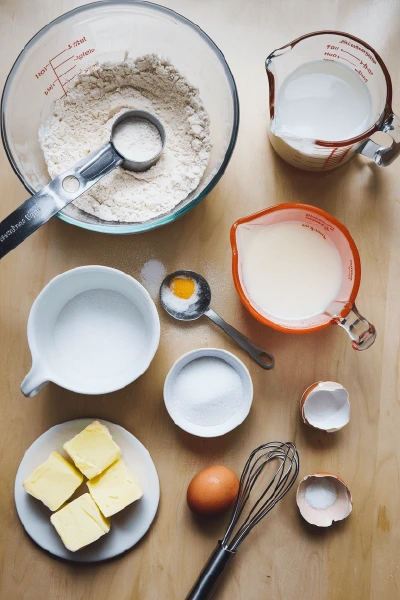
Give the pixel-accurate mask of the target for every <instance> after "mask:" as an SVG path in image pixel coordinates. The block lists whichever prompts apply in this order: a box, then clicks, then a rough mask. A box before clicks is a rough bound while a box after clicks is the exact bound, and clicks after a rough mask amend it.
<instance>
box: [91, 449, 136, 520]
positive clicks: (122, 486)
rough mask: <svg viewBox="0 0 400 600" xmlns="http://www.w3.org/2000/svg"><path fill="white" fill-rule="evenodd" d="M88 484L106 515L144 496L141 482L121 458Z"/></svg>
mask: <svg viewBox="0 0 400 600" xmlns="http://www.w3.org/2000/svg"><path fill="white" fill-rule="evenodd" d="M87 485H88V488H89V492H90V493H91V495H92V497H93V498H94V500H95V502H96V504H97V506H98V507H99V508H100V510H101V512H102V513H103V515H104V516H105V517H111V515H115V513H117V512H119V511H120V510H122V509H123V508H125V507H126V506H128V504H131V503H132V502H134V501H135V500H138V499H139V498H141V497H142V496H143V491H142V488H141V487H140V483H139V482H138V480H137V479H136V477H135V476H134V475H133V473H132V472H131V471H130V470H129V469H128V467H127V465H126V463H125V462H124V461H123V460H122V459H121V458H120V459H119V460H117V461H116V462H115V463H114V464H113V465H111V467H108V469H107V470H106V471H104V473H102V474H101V475H99V476H98V477H95V478H94V479H91V480H90V481H88V484H87Z"/></svg>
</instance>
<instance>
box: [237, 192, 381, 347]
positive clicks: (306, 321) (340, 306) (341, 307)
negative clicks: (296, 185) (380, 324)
mask: <svg viewBox="0 0 400 600" xmlns="http://www.w3.org/2000/svg"><path fill="white" fill-rule="evenodd" d="M282 223H296V224H299V225H300V226H301V228H302V230H304V232H307V234H308V235H309V236H318V240H319V242H320V243H321V244H327V245H331V244H332V243H333V246H334V247H335V248H336V250H337V252H338V254H339V257H340V266H339V270H340V271H339V286H338V290H337V291H336V295H335V297H333V299H331V300H330V301H329V304H328V305H327V306H325V308H324V309H322V310H320V311H319V312H317V313H316V314H315V313H314V314H311V315H309V316H303V317H291V318H285V317H282V316H277V314H270V313H268V312H267V311H266V310H264V309H263V308H262V307H261V306H260V305H259V304H258V303H257V302H256V301H255V300H254V298H253V297H252V296H251V294H250V292H249V289H248V285H246V276H245V274H244V268H243V265H244V255H245V252H246V249H245V247H246V242H248V240H249V238H251V236H254V235H255V234H257V232H259V231H260V229H262V228H267V227H269V226H271V225H276V224H282ZM288 245H290V246H291V247H292V250H291V251H292V252H295V253H298V252H302V251H303V249H302V248H298V247H297V246H296V242H293V241H292V240H289V241H288ZM231 246H232V273H233V280H234V284H235V287H236V291H237V293H238V294H239V297H240V299H241V301H242V303H243V304H244V306H245V307H246V308H247V310H248V311H249V312H250V313H251V314H252V315H253V316H254V317H255V318H256V319H257V320H258V321H260V322H261V323H263V324H264V325H269V326H270V327H273V328H274V329H277V330H279V331H284V332H287V333H310V332H312V331H318V330H320V329H325V327H328V326H329V325H340V326H341V327H343V329H345V330H346V331H347V333H348V335H349V336H350V338H351V340H352V346H353V348H354V349H355V350H366V349H367V348H369V347H370V346H371V345H372V344H373V343H374V341H375V338H376V330H375V327H374V326H373V325H372V324H371V323H369V322H368V321H367V319H365V318H364V317H363V316H362V315H360V313H359V312H358V310H357V308H356V306H355V300H356V296H357V293H358V289H359V287H360V281H361V263H360V256H359V253H358V250H357V247H356V245H355V242H354V240H353V238H352V237H351V235H350V233H349V232H348V230H347V229H346V227H344V225H342V224H341V223H340V222H339V221H337V219H335V218H334V217H332V216H331V215H329V214H328V213H326V212H325V211H323V210H321V209H320V208H316V207H314V206H309V205H307V204H297V203H285V204H278V205H276V206H272V207H270V208H267V209H265V210H262V211H261V212H258V213H255V214H253V215H250V216H248V217H244V218H242V219H239V220H238V221H236V223H234V224H233V225H232V229H231ZM321 249H322V248H321ZM262 256H263V260H264V263H265V265H266V266H267V263H268V261H269V263H271V261H275V262H277V261H278V260H281V259H282V257H281V255H279V249H278V250H276V256H273V255H269V254H265V253H263V254H262ZM285 260H289V259H288V258H287V257H286V258H285ZM282 264H283V263H281V265H282ZM265 272H267V271H266V270H265ZM257 277H258V278H259V280H260V281H262V282H263V284H266V287H268V280H265V279H264V277H263V271H262V269H260V271H259V272H258V273H257ZM316 277H317V276H316V274H315V273H314V272H313V277H312V279H313V284H314V281H316V280H317V279H316ZM321 285H323V283H322V284H321ZM278 291H279V290H278ZM287 293H288V292H287V290H282V293H281V299H282V303H283V302H284V300H285V294H287ZM296 293H297V296H293V297H296V298H299V295H301V294H302V291H301V288H300V287H299V289H297V292H296Z"/></svg>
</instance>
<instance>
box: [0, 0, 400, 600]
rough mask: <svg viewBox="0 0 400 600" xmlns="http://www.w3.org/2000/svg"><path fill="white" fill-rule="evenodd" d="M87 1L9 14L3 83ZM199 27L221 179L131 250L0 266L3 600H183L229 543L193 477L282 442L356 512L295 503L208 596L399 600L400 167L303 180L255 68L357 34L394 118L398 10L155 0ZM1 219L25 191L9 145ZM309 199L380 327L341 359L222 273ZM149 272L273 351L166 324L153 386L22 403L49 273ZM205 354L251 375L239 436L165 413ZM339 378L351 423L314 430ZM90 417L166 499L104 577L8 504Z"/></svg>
mask: <svg viewBox="0 0 400 600" xmlns="http://www.w3.org/2000/svg"><path fill="white" fill-rule="evenodd" d="M79 4H80V2H79V1H78V2H76V1H74V0H40V1H39V0H36V1H34V0H1V2H0V27H1V35H0V53H1V57H2V60H1V63H0V84H1V85H3V83H4V81H5V78H6V75H7V73H8V72H9V69H10V68H11V65H12V64H13V62H14V60H15V57H16V56H17V54H18V53H19V52H20V50H21V48H22V47H23V45H24V44H25V43H26V42H27V41H28V40H29V39H30V37H31V36H32V35H33V34H34V33H35V32H37V31H38V30H39V29H40V28H41V27H43V26H44V25H45V24H46V23H48V22H49V21H50V20H52V19H54V18H55V17H57V16H58V15H60V14H62V13H63V12H66V11H68V10H70V9H72V8H74V7H75V6H78V5H79ZM164 4H166V5H167V6H168V7H170V8H172V9H175V10H176V11H178V12H180V13H182V14H183V15H185V16H187V17H188V18H189V19H191V20H193V21H194V22H195V23H198V24H199V25H200V26H201V27H202V28H203V29H204V30H205V31H206V32H207V33H208V34H209V35H210V36H211V38H212V39H213V40H215V42H216V43H217V45H218V46H219V47H220V48H221V49H222V51H223V52H224V54H225V57H226V59H227V61H228V63H229V65H230V67H231V69H232V71H233V74H234V76H235V79H236V82H237V85H238V90H239V98H240V106H241V123H240V130H239V137H238V142H237V145H236V149H235V151H234V154H233V157H232V160H231V162H230V164H229V167H228V169H227V171H226V174H225V175H224V177H223V178H222V180H221V182H220V183H219V184H218V186H217V188H216V189H215V190H214V191H213V192H212V193H211V194H210V196H209V197H208V198H207V199H206V200H205V201H203V202H202V203H201V204H200V205H199V206H198V207H197V208H195V209H194V210H193V211H191V212H190V213H189V214H188V215H187V216H185V217H184V218H183V219H182V220H180V221H179V222H176V223H175V224H173V225H169V226H167V227H164V228H162V229H159V230H156V231H153V232H151V233H148V234H142V235H140V236H134V237H121V238H115V237H111V236H110V237H107V236H103V235H100V234H96V233H91V232H86V231H84V230H81V229H78V228H75V227H73V226H70V225H68V224H66V223H63V222H61V221H60V220H58V219H53V220H52V221H51V222H50V223H49V224H47V225H46V226H44V227H43V228H42V229H40V231H39V232H37V233H36V234H35V235H33V236H32V237H31V238H29V239H28V240H27V241H26V242H25V243H24V244H23V245H22V246H20V247H19V248H18V250H16V251H15V252H13V253H11V254H10V255H9V256H8V257H7V258H6V259H5V260H3V261H1V265H0V339H1V350H0V357H1V362H0V403H1V417H0V482H1V484H0V532H1V533H0V550H1V554H0V569H1V575H0V582H1V583H0V597H1V598H2V600H22V599H24V600H25V599H27V600H28V599H29V600H78V599H83V600H106V599H107V600H112V599H114V598H115V599H118V600H128V599H131V600H133V599H140V600H156V599H157V600H160V599H161V598H162V599H163V600H175V599H176V600H178V599H180V598H184V597H185V594H186V592H187V591H188V589H189V588H190V586H191V584H192V583H193V581H194V579H195V578H196V576H197V575H198V572H199V570H200V568H201V567H202V566H203V563H204V561H205V559H206V558H207V557H208V555H209V553H210V551H211V550H212V548H213V547H214V544H215V542H216V540H217V539H218V538H219V536H220V535H221V533H222V532H223V531H224V526H225V521H224V520H221V521H216V522H211V521H210V522H199V521H197V520H196V519H194V518H193V516H192V515H191V514H190V513H189V511H188V509H187V506H186V500H185V494H186V488H187V485H188V483H189V481H190V480H191V478H192V477H193V475H194V474H195V473H196V472H197V471H199V470H200V469H202V468H204V467H206V466H208V465H212V464H218V463H220V464H221V463H222V464H225V465H227V466H229V467H231V468H232V469H234V470H235V471H236V472H238V473H239V472H240V470H241V468H242V466H243V463H244V461H245V459H246V458H247V456H248V454H249V452H250V451H251V449H253V448H254V447H256V446H257V445H259V444H260V443H262V442H264V441H268V440H272V439H285V440H293V441H294V442H295V443H296V444H297V446H298V449H299V452H300V456H301V469H300V476H301V477H304V476H305V475H307V474H309V473H313V472H315V471H319V470H326V471H331V472H333V473H337V474H339V475H340V476H341V477H342V478H343V479H344V480H345V481H346V482H347V483H348V485H349V487H350V489H351V491H352V494H353V498H354V510H353V513H352V514H351V516H350V517H349V518H348V519H347V520H346V521H343V522H341V523H337V524H335V525H334V526H333V527H331V528H329V529H327V530H317V529H315V528H313V527H311V526H307V524H306V523H305V522H304V521H303V520H302V518H301V517H300V515H299V513H298V510H297V506H296V503H295V490H294V489H293V490H291V492H290V493H289V495H288V497H286V498H285V499H284V501H282V503H281V504H280V505H279V507H277V508H276V509H275V510H274V512H273V513H271V515H270V516H269V517H267V519H266V520H264V521H263V522H262V523H261V524H260V525H259V526H258V528H257V529H256V530H255V531H254V532H253V534H252V535H251V537H249V538H248V540H247V541H246V543H245V544H243V546H242V547H241V548H240V552H239V553H238V556H237V557H236V559H235V561H234V563H233V564H232V568H231V570H230V572H229V573H228V575H227V577H226V578H225V580H224V581H223V583H222V585H221V587H220V589H219V591H218V593H217V594H216V597H217V598H220V599H221V600H228V598H229V599H231V598H235V599H237V600H239V599H243V600H261V599H263V598H271V599H273V600H299V599H304V600H305V599H307V600H308V599H312V600H344V599H347V598H352V599H357V600H366V599H368V598H371V599H377V600H378V599H379V600H382V599H384V600H394V599H396V598H399V597H400V573H399V565H400V560H399V558H400V557H399V550H400V517H399V514H400V513H399V505H400V492H399V489H400V488H399V450H398V432H399V430H400V407H399V398H400V394H399V391H400V390H399V386H400V383H399V371H398V362H399V335H400V317H399V293H400V252H399V250H400V247H399V239H400V204H399V193H400V192H399V189H400V159H399V160H398V161H397V162H396V163H394V164H393V165H392V166H391V167H389V168H387V169H386V170H384V169H379V168H378V167H376V166H375V165H374V164H373V163H372V162H370V161H368V160H367V159H366V158H364V157H360V156H357V157H355V158H354V159H352V160H351V161H350V162H349V163H347V164H346V165H344V166H342V167H341V168H340V169H339V170H333V171H330V172H325V173H322V174H314V173H307V172H304V171H300V170H296V169H294V168H292V167H290V166H289V165H287V164H286V163H284V162H283V161H282V160H281V159H280V158H279V157H277V156H276V155H275V154H274V152H273V150H272V148H271V147H270V145H269V142H268V140H267V136H266V130H267V122H268V83H267V78H266V76H265V72H264V64H263V63H264V59H265V57H266V55H267V54H269V53H270V52H271V51H272V50H273V49H274V48H277V47H279V46H281V45H283V44H284V43H287V42H289V41H290V40H292V39H294V38H296V37H298V36H299V35H301V34H303V33H306V32H309V31H313V30H319V29H339V30H342V31H348V32H349V33H353V34H354V35H356V36H358V37H360V38H361V39H365V41H367V42H368V43H369V44H371V45H372V46H373V47H374V48H376V50H377V51H378V52H379V54H380V55H381V56H382V57H383V59H384V60H385V62H386V64H387V66H388V68H389V71H390V72H391V75H392V78H393V84H394V109H395V110H396V108H397V110H400V71H399V64H400V63H399V53H400V38H399V28H400V14H399V12H400V7H399V4H398V0H381V1H376V0H348V1H347V2H345V1H340V0H320V1H319V2H316V1H315V0H301V1H299V0H281V1H278V0H246V1H243V0H197V1H195V0H164ZM0 189H1V194H0V197H1V205H0V218H4V217H5V216H6V215H7V214H8V213H9V212H10V211H11V210H12V209H13V208H14V207H16V206H17V205H18V204H20V203H21V202H22V201H23V200H24V199H25V198H26V191H25V190H24V188H23V186H22V185H21V183H20V182H19V181H18V179H17V177H16V176H15V174H14V173H13V171H12V169H11V167H10V165H9V163H8V161H7V159H6V156H5V153H4V151H3V150H2V149H1V150H0ZM285 201H297V202H305V203H311V204H315V205H316V206H319V207H321V208H323V209H325V210H327V211H328V212H330V213H332V214H333V215H334V216H335V217H337V218H338V219H339V220H341V221H342V222H343V223H344V224H345V225H346V226H347V227H348V228H349V230H350V232H351V233H352V235H353V237H354V239H355V241H356V243H357V245H358V248H359V250H360V254H361V260H362V265H363V276H362V283H361V289H360V293H359V297H358V302H357V304H358V305H359V308H360V310H361V312H363V314H365V315H366V316H367V317H368V318H369V319H370V320H371V321H372V322H374V324H375V325H376V328H377V331H378V338H377V341H376V343H375V345H374V346H373V347H372V348H371V349H370V350H368V351H366V352H364V353H357V352H355V351H353V350H352V348H351V345H350V342H349V339H348V338H347V336H346V334H345V333H344V332H343V331H342V330H341V329H340V328H339V327H330V328H328V330H324V331H322V332H319V333H316V334H312V335H305V336H290V335H287V334H282V333H278V332H275V331H273V330H270V329H268V328H266V327H263V326H261V325H260V324H259V323H257V322H256V321H255V320H254V319H253V318H252V317H251V316H250V315H249V314H247V313H246V312H245V310H244V308H243V307H242V306H241V304H240V302H239V300H238V297H237V295H236V293H235V290H234V287H233V283H232V279H231V271H230V270H231V266H230V264H231V254H230V248H229V229H230V226H231V224H232V223H233V222H234V221H235V220H236V219H237V218H239V217H241V216H244V215H246V214H249V213H252V212H255V211H256V210H260V209H262V208H264V207H266V206H269V205H272V204H275V203H279V202H285ZM150 258H156V259H158V260H160V261H162V262H163V263H164V264H165V266H166V269H167V270H168V271H172V270H174V269H177V268H192V269H195V270H199V271H201V272H202V273H203V274H204V275H205V276H206V277H207V278H208V279H209V281H210V283H211V286H212V290H213V304H214V308H215V310H217V311H220V313H221V314H222V315H223V316H224V317H225V318H226V319H227V320H228V321H230V322H231V323H232V324H234V325H236V326H237V327H239V328H240V329H241V330H242V331H243V332H244V333H246V334H247V335H248V336H249V337H251V338H252V339H253V340H255V341H256V342H257V343H258V344H259V345H263V346H265V347H266V348H267V349H270V350H271V351H273V353H274V354H275V358H276V367H275V369H273V370H272V371H270V372H264V371H262V370H261V369H259V367H257V365H255V364H253V363H252V362H250V360H249V359H248V357H247V356H246V355H245V354H244V353H243V352H241V350H240V349H238V348H237V347H235V346H234V345H233V343H231V342H230V341H229V339H227V338H226V337H225V336H223V335H222V334H220V332H219V331H217V329H216V328H215V327H214V326H212V325H211V324H210V323H209V322H206V321H205V320H203V321H199V322H197V323H194V324H192V325H181V326H180V325H178V324H176V323H173V322H171V320H170V319H169V318H167V317H166V316H165V315H163V314H160V317H161V324H162V335H161V344H160V348H159V350H158V353H157V355H156V358H155V360H154V361H153V363H152V365H151V367H150V369H149V370H148V372H147V373H146V374H145V375H144V376H143V377H141V378H140V379H139V380H138V381H136V382H135V383H134V384H132V385H130V386H128V387H127V388H126V389H124V390H121V391H120V392H117V393H115V394H113V395H105V396H98V397H86V396H80V395H77V394H74V393H71V392H68V391H66V390H64V389H60V388H59V387H57V386H56V385H49V386H47V387H46V388H45V389H44V390H43V391H42V392H41V393H40V394H39V395H38V396H37V397H36V398H34V399H27V398H24V397H23V396H22V394H21V393H20V390H19V385H20V382H21V381H22V379H23V377H24V375H25V374H26V373H27V372H28V370H29V368H30V364H31V358H30V353H29V349H28V345H27V341H26V323H27V318H28V314H29V310H30V307H31V305H32V302H33V300H34V299H35V297H36V296H37V294H38V293H39V292H40V290H41V289H42V288H43V286H44V285H45V284H47V283H48V282H49V281H50V279H51V278H52V277H54V276H55V275H57V274H59V273H62V272H63V271H66V270H67V269H71V268H73V267H76V266H79V265H87V264H102V265H109V266H112V267H116V268H118V269H121V270H123V271H125V272H127V273H129V274H131V275H133V276H134V277H138V276H139V274H140V270H141V268H142V266H143V264H144V263H145V262H146V261H147V260H149V259H150ZM201 346H218V347H221V348H226V349H227V350H230V351H232V352H234V353H235V354H237V355H238V356H239V357H240V358H241V359H242V360H243V361H244V362H245V364H246V365H247V366H248V367H249V369H250V372H251V375H252V377H253V381H254V391H255V395H254V403H253V408H252V410H251V413H250V415H249V417H248V419H247V420H246V421H245V423H244V424H243V425H242V426H241V427H239V428H238V429H237V430H235V431H233V432H231V433H230V434H228V435H226V436H224V437H222V438H217V439H210V440H202V439H198V438H195V437H192V436H190V435H187V434H185V433H183V432H182V431H180V430H178V429H177V428H176V427H175V426H174V424H173V422H172V421H171V419H170V418H169V416H168V414H167V413H166V411H165V408H164V404H163V398H162V386H163V382H164V378H165V376H166V374H167V372H168V370H169V368H170V367H171V365H172V363H173V361H174V360H175V359H176V358H178V357H179V356H180V355H181V354H183V353H184V352H186V351H188V350H191V349H194V348H198V347H201ZM324 379H330V380H334V381H339V382H340V383H342V384H343V385H344V386H345V387H346V388H347V389H348V390H349V392H350V400H351V421H350V424H349V425H348V426H347V427H346V428H345V429H344V430H342V431H340V432H338V433H335V434H330V435H329V434H323V433H318V432H316V431H313V430H311V428H308V427H306V426H305V425H303V424H302V422H301V420H300V415H299V398H300V396H301V394H302V392H303V391H304V390H305V388H306V387H307V386H309V385H310V384H311V383H313V382H315V381H318V380H324ZM85 416H97V417H99V418H104V419H108V420H111V421H114V422H116V423H119V424H120V425H123V426H124V427H126V428H127V429H128V430H129V431H131V432H132V433H133V434H134V435H136V436H137V437H138V438H139V439H140V440H141V441H142V442H143V443H144V444H145V446H146V447H147V448H148V449H149V451H150V452H151V454H152V457H153V459H154V461H155V464H156V466H157V469H158V473H159V476H160V482H161V502H160V507H159V511H158V514H157V517H156V519H155V521H154V523H153V526H152V528H151V530H150V531H149V533H148V535H147V536H146V537H145V538H144V539H143V540H142V541H141V542H140V543H139V544H138V545H137V547H136V548H134V549H133V550H131V551H130V552H128V553H127V554H126V555H124V556H122V557H120V558H117V559H115V560H112V561H110V562H108V563H104V564H99V565H79V564H70V563H68V562H62V561H59V560H56V559H54V558H53V557H51V556H49V555H47V554H46V553H45V552H43V551H42V550H40V549H39V548H38V547H37V546H36V545H35V544H34V543H33V542H32V541H31V540H30V539H29V538H28V537H27V535H26V534H25V533H24V530H23V528H22V526H21V525H20V523H19V520H18V517H17V514H16V511H15V504H14V493H13V487H14V479H15V474H16V471H17V468H18V465H19V463H20V461H21V458H22V456H23V453H24V451H25V450H26V449H27V447H28V446H29V445H30V444H31V443H32V442H33V441H34V440H35V439H36V438H37V437H38V436H40V435H41V434H42V433H43V432H44V431H46V430H47V429H48V428H49V427H51V426H52V425H54V424H56V423H61V422H63V421H67V420H69V419H73V418H77V417H85Z"/></svg>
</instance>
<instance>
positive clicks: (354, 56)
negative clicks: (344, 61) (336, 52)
mask: <svg viewBox="0 0 400 600" xmlns="http://www.w3.org/2000/svg"><path fill="white" fill-rule="evenodd" d="M340 51H341V52H345V53H346V54H350V56H352V57H353V58H355V59H356V60H360V59H359V58H358V56H356V55H355V54H352V53H351V52H347V50H343V48H340Z"/></svg>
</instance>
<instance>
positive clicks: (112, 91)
mask: <svg viewBox="0 0 400 600" xmlns="http://www.w3.org/2000/svg"><path fill="white" fill-rule="evenodd" d="M126 110H144V111H147V112H149V113H152V114H154V115H155V116H156V117H158V119H159V120H160V121H161V123H162V124H163V126H164V128H165V132H166V145H165V148H164V151H163V153H162V154H161V157H160V159H159V160H158V162H157V163H156V164H155V165H154V166H153V167H151V169H149V170H148V171H144V172H142V173H134V172H131V171H127V170H125V169H123V168H122V167H117V169H115V170H114V171H112V172H111V173H109V174H108V175H106V176H105V177H104V178H103V179H101V180H100V181H99V182H98V183H97V184H96V185H94V186H93V187H92V188H91V189H90V190H89V191H88V192H86V193H85V194H83V195H82V196H80V198H78V199H77V200H75V202H74V204H75V205H76V206H77V207H78V208H80V209H81V210H84V211H85V212H87V213H89V214H91V215H95V216H97V217H99V218H100V219H103V220H105V221H122V222H130V223H135V222H142V221H148V220H149V219H153V218H155V217H157V216H159V215H162V214H164V213H166V212H168V211H170V210H172V209H173V208H174V207H175V206H176V205H177V204H179V203H180V202H181V201H182V200H184V199H185V198H186V197H187V196H188V195H189V194H190V193H191V192H192V191H193V190H195V189H196V188H197V186H198V185H199V183H200V181H201V178H202V176H203V174H204V171H205V169H206V167H207V164H208V161H209V158H210V152H211V146H212V144H211V138H210V120H209V117H208V114H207V112H206V110H205V108H204V105H203V102H202V100H201V98H200V96H199V91H198V89H197V88H195V87H193V86H192V85H191V84H190V83H189V82H188V81H187V79H186V78H185V77H184V76H183V75H182V74H181V73H180V72H179V71H178V70H177V69H176V67H174V65H172V64H171V63H170V62H169V61H168V60H166V59H164V58H160V57H159V56H157V55H155V54H148V55H145V56H142V57H140V58H137V59H135V60H132V59H129V58H127V59H126V60H124V61H122V62H107V63H103V64H101V65H100V66H99V67H97V68H95V69H93V70H92V71H91V72H90V73H87V74H81V75H80V76H79V79H78V81H77V83H76V85H75V86H74V87H73V88H71V89H70V90H68V92H67V94H66V95H65V96H64V97H63V98H61V99H60V100H57V101H56V102H55V103H54V105H53V108H52V113H51V114H50V116H49V117H48V118H47V119H46V121H45V122H44V123H43V125H42V126H41V127H40V130H39V141H40V145H41V147H42V150H43V153H44V158H45V160H46V164H47V168H48V171H49V174H50V176H51V177H52V178H54V177H56V176H57V175H59V174H60V173H62V172H63V171H65V170H67V169H69V168H70V167H72V166H73V165H74V164H75V163H76V162H78V161H79V160H80V159H81V158H83V157H84V156H86V155H87V154H89V153H90V152H92V151H93V150H96V149H97V148H99V147H100V146H102V145H103V144H105V143H106V142H107V141H109V139H110V135H111V128H112V125H113V123H114V121H115V120H116V119H117V118H118V117H119V116H120V115H121V114H123V113H124V112H125V111H126Z"/></svg>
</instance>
